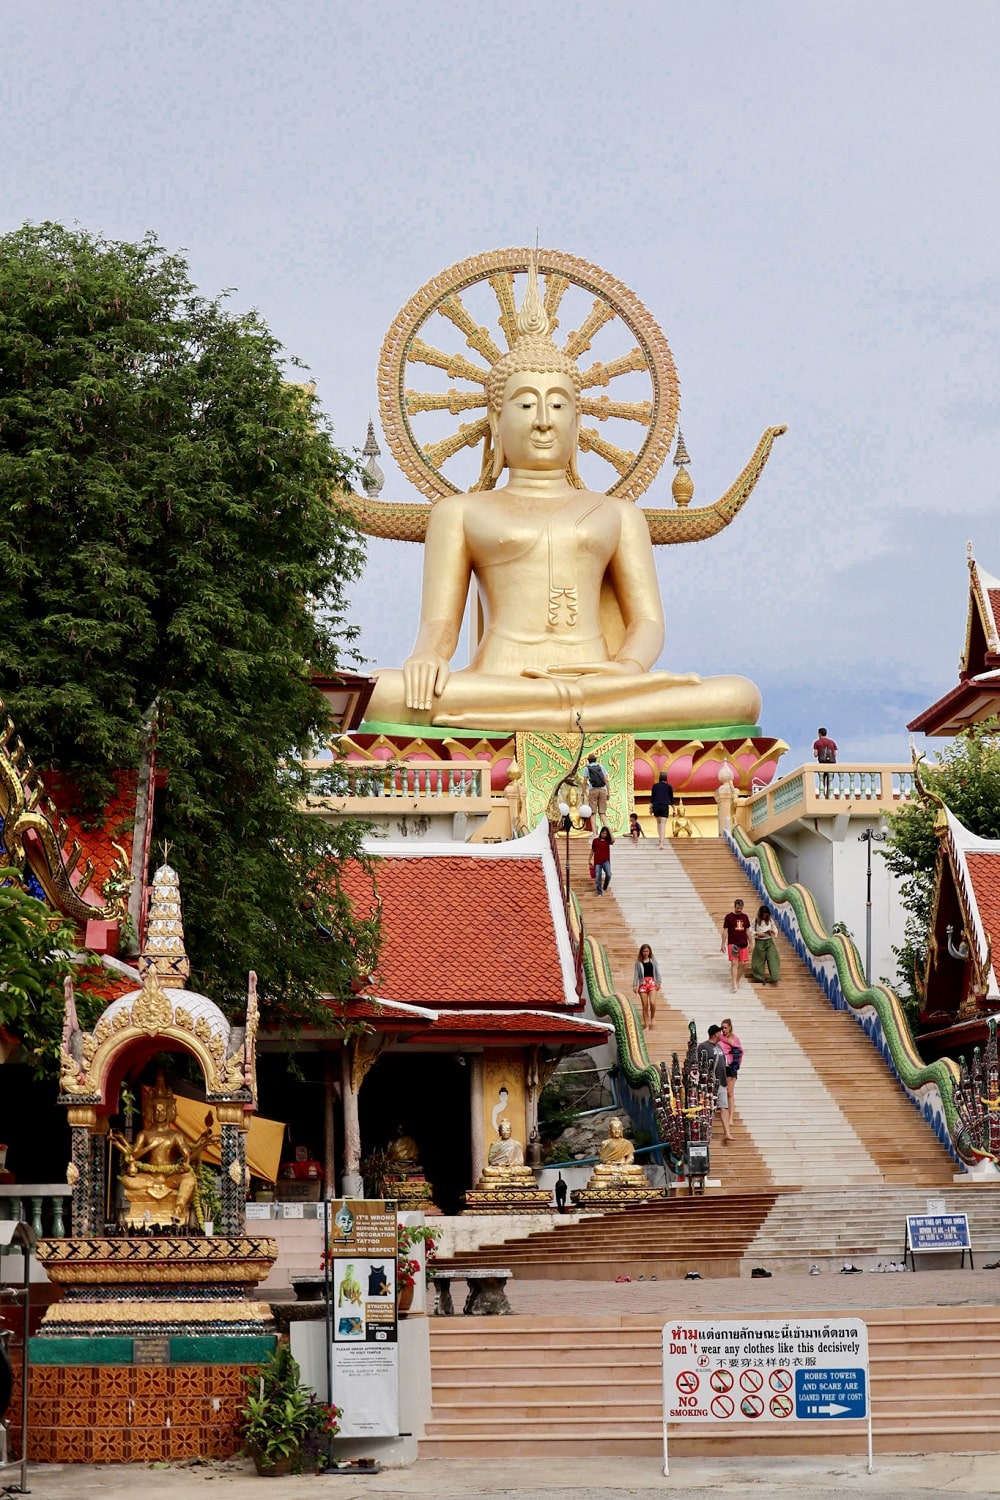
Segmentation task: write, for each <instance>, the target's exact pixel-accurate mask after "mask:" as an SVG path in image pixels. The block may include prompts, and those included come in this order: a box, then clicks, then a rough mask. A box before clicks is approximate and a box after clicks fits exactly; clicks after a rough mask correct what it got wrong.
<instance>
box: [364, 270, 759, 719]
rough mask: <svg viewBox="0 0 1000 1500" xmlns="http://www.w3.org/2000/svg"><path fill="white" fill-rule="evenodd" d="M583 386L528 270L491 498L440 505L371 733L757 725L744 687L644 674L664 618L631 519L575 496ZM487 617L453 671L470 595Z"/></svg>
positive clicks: (492, 408) (491, 452)
mask: <svg viewBox="0 0 1000 1500" xmlns="http://www.w3.org/2000/svg"><path fill="white" fill-rule="evenodd" d="M580 391H581V377H580V372H579V370H578V368H577V365H576V363H575V361H574V360H573V359H572V358H571V357H570V356H569V355H567V354H566V353H565V352H564V351H563V350H561V349H559V348H558V347H557V346H556V344H555V343H554V342H553V340H552V338H551V333H550V327H549V317H548V314H547V312H546V311H545V308H544V306H543V303H542V299H541V297H540V295H539V291H538V279H537V271H536V268H535V266H534V265H533V264H532V265H531V266H530V267H529V272H528V290H527V293H526V295H525V299H524V305H523V307H522V308H521V311H520V312H519V313H518V315H517V337H516V339H515V341H514V345H513V347H512V348H511V349H510V350H509V351H508V352H507V353H506V354H504V355H503V356H502V357H501V358H500V359H499V360H497V362H496V364H495V365H494V366H493V368H492V370H491V371H490V374H489V377H488V379H487V382H486V395H487V402H488V416H489V426H490V440H489V443H488V445H487V453H486V458H485V460H484V463H485V464H488V465H491V469H490V472H489V476H488V477H489V479H490V480H492V481H493V482H495V481H496V480H497V479H499V478H500V476H501V475H502V473H503V470H504V469H505V468H506V469H507V470H508V480H507V483H506V485H504V486H503V487H502V488H500V489H485V490H478V491H473V492H471V493H468V494H464V495H447V496H444V497H443V498H442V499H440V500H439V501H438V502H437V503H436V504H435V506H434V507H433V510H432V512H431V515H430V518H429V520H428V523H427V535H426V541H425V550H424V573H423V590H422V600H421V611H420V626H419V629H418V633H417V639H416V642H415V644H414V647H413V650H412V652H411V653H410V655H409V657H408V658H407V660H406V661H405V662H404V663H403V667H402V670H396V669H387V670H383V671H380V672H378V673H377V674H376V676H377V679H378V680H377V684H376V687H375V693H374V695H373V697H372V700H371V704H370V707H369V715H370V717H371V718H372V719H375V720H380V721H384V722H390V723H408V724H433V725H442V726H449V727H453V728H460V729H482V730H485V731H494V730H495V731H507V732H509V731H511V730H516V729H536V730H557V731H564V730H569V729H573V728H575V727H576V724H577V714H579V715H580V721H581V722H582V724H583V726H584V728H585V729H588V730H605V729H638V728H667V727H674V726H678V727H684V726H710V725H720V726H721V725H729V724H753V723H756V720H757V717H758V714H759V711H760V695H759V693H758V691H757V689H756V687H755V686H754V685H753V683H752V682H749V681H747V679H746V678H743V677H707V678H700V677H697V676H695V675H693V674H691V673H687V674H681V675H677V674H674V673H670V672H659V671H653V670H652V668H653V664H654V663H655V662H656V660H657V658H658V657H659V654H660V651H661V650H662V648H663V640H664V619H663V607H662V604H661V600H660V592H659V586H658V582H657V577H656V569H655V567H654V563H653V547H652V542H651V541H650V536H649V529H648V527H647V524H646V520H645V517H644V516H643V514H642V512H641V510H639V509H638V508H637V507H636V506H634V505H633V504H632V503H631V502H630V501H627V500H620V499H617V498H616V497H614V496H611V495H606V494H599V493H595V492H593V491H591V490H587V489H584V488H582V486H581V481H580V478H579V475H578V473H577V468H576V451H577V444H578V437H579V425H580V413H579V397H580ZM473 577H474V578H475V579H476V581H477V584H478V588H479V595H480V600H481V603H482V607H483V612H484V618H485V629H484V631H483V634H482V638H481V640H480V642H479V646H478V649H477V650H476V652H475V655H474V657H473V659H472V661H471V662H470V664H469V665H468V666H467V667H463V668H461V669H460V670H458V671H455V672H453V671H452V670H451V667H450V662H451V659H452V656H453V655H454V652H455V649H456V647H457V645H458V639H459V632H460V629H461V624H462V617H463V614H464V610H465V602H466V597H467V594H468V591H469V584H470V580H471V579H472V578H473Z"/></svg>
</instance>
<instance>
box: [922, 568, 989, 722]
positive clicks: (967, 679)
mask: <svg viewBox="0 0 1000 1500" xmlns="http://www.w3.org/2000/svg"><path fill="white" fill-rule="evenodd" d="M968 562H969V610H968V615H967V618H966V626H965V644H964V646H963V647H962V656H961V659H960V661H959V664H958V685H957V686H956V687H953V688H952V689H951V691H950V692H948V693H945V695H944V697H943V698H939V699H938V700H937V702H936V703H932V704H931V706H930V707H929V708H925V709H924V711H923V713H921V714H918V715H917V717H916V718H915V719H913V720H912V721H911V722H910V723H909V724H908V725H907V728H908V729H910V730H911V731H912V732H914V733H919V734H930V735H938V736H941V735H956V734H960V733H961V732H962V730H963V729H968V728H969V726H970V725H972V724H985V723H986V722H987V721H988V720H989V719H994V718H996V717H997V715H998V714H1000V578H995V577H994V576H993V574H992V573H987V571H986V569H985V568H984V567H982V566H981V565H980V564H979V563H978V562H977V561H976V559H975V557H974V556H973V552H972V543H971V542H970V543H969V545H968Z"/></svg>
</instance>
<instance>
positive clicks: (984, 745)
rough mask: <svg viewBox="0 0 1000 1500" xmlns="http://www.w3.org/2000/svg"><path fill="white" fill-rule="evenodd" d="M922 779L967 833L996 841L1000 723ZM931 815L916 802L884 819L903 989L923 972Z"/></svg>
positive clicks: (975, 730)
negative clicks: (898, 917)
mask: <svg viewBox="0 0 1000 1500" xmlns="http://www.w3.org/2000/svg"><path fill="white" fill-rule="evenodd" d="M921 776H922V778H923V780H924V782H925V784H926V786H927V788H928V790H929V791H931V792H934V793H935V794H936V795H937V796H939V797H940V798H941V800H942V801H943V802H944V804H945V806H946V807H947V808H948V809H949V811H950V812H952V813H954V815H955V817H956V818H958V820H959V822H960V823H963V824H964V825H965V827H966V828H968V829H969V831H970V832H971V833H975V834H978V835H979V836H980V837H981V838H1000V724H998V722H997V721H996V720H993V721H992V722H991V723H989V724H977V725H974V726H973V727H972V728H970V729H969V730H967V731H966V732H965V733H964V734H961V735H959V736H958V737H957V738H956V739H954V740H952V741H951V742H950V744H949V745H948V746H947V748H946V749H945V750H944V751H943V752H942V753H941V754H939V755H938V756H936V757H935V762H934V764H932V765H930V764H925V765H924V766H922V767H921ZM935 811H936V809H935V807H934V806H933V805H932V804H931V803H929V802H923V801H917V800H914V801H912V802H907V803H904V805H903V806H902V807H901V808H900V810H899V812H897V813H893V814H892V815H890V817H889V819H888V825H889V836H888V841H887V844H886V848H885V851H884V853H883V858H884V859H885V862H886V864H887V865H888V867H889V869H890V870H891V871H892V873H893V874H894V875H895V876H896V877H897V878H898V879H899V881H900V897H901V900H902V903H903V907H904V909H905V911H906V913H907V922H906V937H905V942H904V945H903V947H902V948H900V949H897V950H895V951H896V956H897V959H898V960H899V965H900V973H899V978H900V986H901V988H905V989H908V988H909V987H911V986H912V984H913V975H914V970H915V969H916V970H917V971H918V972H919V971H920V970H921V969H922V968H923V960H924V954H925V952H926V947H927V929H928V925H929V923H930V919H931V901H932V898H933V893H934V867H935V863H936V861H937V851H938V841H937V837H936V835H935V833H934V814H935Z"/></svg>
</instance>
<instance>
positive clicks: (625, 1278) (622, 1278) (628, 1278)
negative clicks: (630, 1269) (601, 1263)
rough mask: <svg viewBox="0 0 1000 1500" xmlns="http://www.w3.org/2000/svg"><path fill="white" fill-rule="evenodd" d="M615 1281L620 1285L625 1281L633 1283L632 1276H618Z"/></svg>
mask: <svg viewBox="0 0 1000 1500" xmlns="http://www.w3.org/2000/svg"><path fill="white" fill-rule="evenodd" d="M615 1280H616V1281H617V1282H618V1283H619V1284H620V1283H621V1282H623V1281H631V1280H632V1278H631V1276H616V1277H615Z"/></svg>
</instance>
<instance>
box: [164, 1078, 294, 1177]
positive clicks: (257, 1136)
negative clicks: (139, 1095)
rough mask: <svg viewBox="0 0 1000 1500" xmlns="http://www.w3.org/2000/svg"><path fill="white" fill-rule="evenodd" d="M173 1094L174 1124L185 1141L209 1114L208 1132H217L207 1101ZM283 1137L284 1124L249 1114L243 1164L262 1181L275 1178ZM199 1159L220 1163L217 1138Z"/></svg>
mask: <svg viewBox="0 0 1000 1500" xmlns="http://www.w3.org/2000/svg"><path fill="white" fill-rule="evenodd" d="M176 1097H177V1124H178V1127H179V1128H180V1129H181V1130H183V1132H184V1134H185V1135H186V1136H187V1138H188V1140H189V1141H196V1140H197V1139H198V1137H199V1136H200V1135H201V1133H202V1131H203V1130H204V1129H205V1122H206V1119H207V1118H208V1117H209V1116H211V1123H212V1134H213V1135H214V1136H218V1135H219V1134H220V1126H219V1121H218V1117H217V1115H216V1113H215V1110H214V1109H213V1108H212V1106H211V1105H210V1104H204V1103H202V1102H201V1101H199V1100H198V1099H185V1098H183V1097H182V1096H181V1095H180V1094H178V1095H177V1096H176ZM284 1138H285V1127H284V1125H282V1124H281V1122H280V1121H279V1120H265V1119H262V1118H261V1116H260V1115H251V1116H250V1129H249V1130H248V1131H247V1166H248V1167H249V1168H250V1170H251V1172H252V1173H253V1174H254V1176H255V1177H262V1178H263V1179H264V1181H265V1182H275V1181H276V1180H277V1176H278V1167H279V1166H280V1164H281V1146H282V1142H283V1140H284ZM201 1159H202V1161H207V1162H211V1163H212V1165H213V1166H219V1165H220V1158H219V1143H218V1141H213V1142H212V1143H211V1144H210V1145H208V1146H206V1147H205V1150H204V1152H203V1153H202V1158H201Z"/></svg>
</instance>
